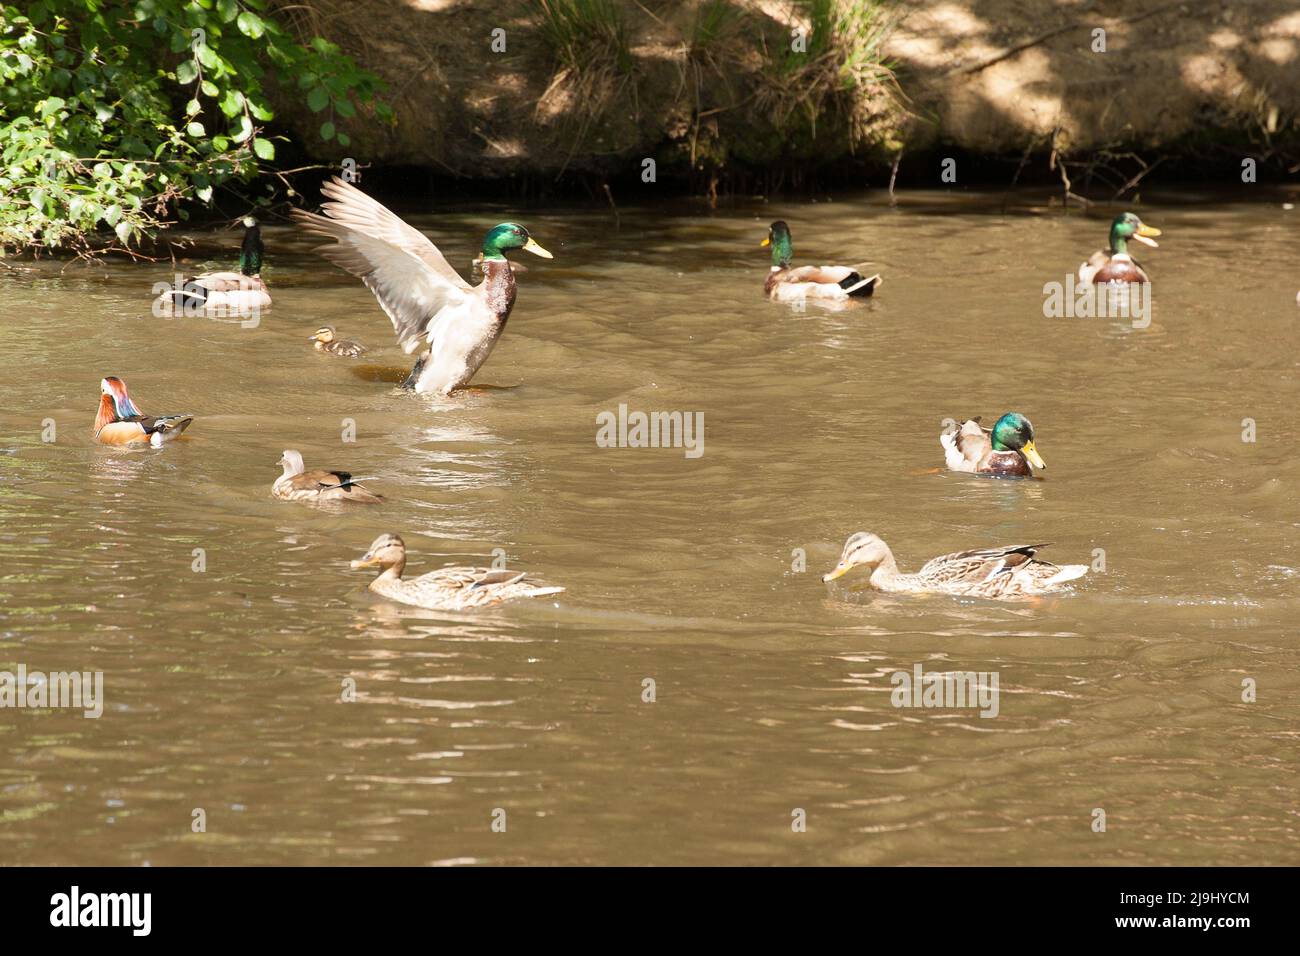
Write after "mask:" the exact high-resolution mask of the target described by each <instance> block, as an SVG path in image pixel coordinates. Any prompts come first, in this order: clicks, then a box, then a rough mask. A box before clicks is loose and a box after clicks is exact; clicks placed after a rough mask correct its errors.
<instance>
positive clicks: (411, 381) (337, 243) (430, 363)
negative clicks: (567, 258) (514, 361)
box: [293, 176, 552, 395]
mask: <svg viewBox="0 0 1300 956" xmlns="http://www.w3.org/2000/svg"><path fill="white" fill-rule="evenodd" d="M321 192H322V193H323V194H324V195H325V197H326V199H327V200H328V201H327V202H325V203H324V204H323V205H322V206H321V213H320V214H317V213H312V212H307V211H306V210H304V209H295V210H293V216H294V218H295V219H297V220H298V221H299V222H300V223H302V225H303V227H304V229H305V230H306V231H307V232H308V233H310V234H312V235H316V236H323V237H325V238H327V239H333V240H334V242H332V243H328V244H326V245H323V246H321V247H319V249H318V250H317V251H318V252H319V253H320V254H321V255H323V256H324V257H325V258H326V259H329V260H330V261H331V262H333V263H334V264H335V265H337V266H339V267H340V268H342V269H344V270H346V271H347V272H350V273H352V274H353V275H354V276H357V277H358V278H360V279H361V281H362V282H364V283H365V285H366V288H367V289H369V290H370V291H371V292H372V293H374V296H375V298H376V299H377V300H378V301H379V306H380V308H382V309H383V310H384V312H385V313H387V315H388V318H389V319H390V320H391V321H392V323H393V329H394V330H395V331H396V332H397V341H398V342H399V343H400V344H401V346H402V348H403V350H405V351H406V352H407V353H408V354H409V353H411V352H418V353H419V358H418V359H416V362H415V367H414V368H413V369H412V370H411V374H410V375H408V376H407V378H406V381H405V382H403V386H404V387H406V388H412V389H414V390H415V391H417V392H440V393H442V394H444V395H446V394H448V393H450V392H452V391H454V390H455V389H457V388H460V387H461V386H463V385H466V384H467V383H468V382H469V380H470V379H471V378H472V377H473V376H474V373H475V372H477V371H478V370H479V367H480V366H481V365H482V364H483V363H484V362H485V361H487V357H488V355H490V354H491V352H492V349H493V347H494V346H495V345H496V344H497V340H498V339H500V338H501V333H502V332H504V331H505V327H506V319H508V318H509V317H510V311H511V309H513V308H514V304H515V274H514V270H512V269H511V268H510V263H509V262H508V261H507V260H506V256H505V254H506V253H507V252H509V251H511V250H514V249H524V250H526V251H528V252H531V253H532V254H533V255H536V256H541V257H542V258H543V259H550V258H552V256H551V254H550V253H549V252H547V251H546V250H545V249H543V248H542V247H541V246H540V245H539V244H538V243H537V240H535V239H533V237H532V236H530V235H529V234H528V230H527V229H525V228H524V227H523V226H521V225H519V224H517V223H513V222H503V223H501V224H500V225H498V226H494V227H492V228H491V229H490V230H488V233H487V236H485V237H484V239H483V250H482V252H483V281H482V282H480V283H479V284H478V285H476V286H471V285H470V284H469V283H468V282H466V281H465V280H464V279H462V278H461V277H460V275H459V274H458V273H457V272H456V270H455V269H453V268H452V267H451V266H450V265H449V264H448V262H447V260H446V259H445V258H443V255H442V253H441V252H439V251H438V247H437V246H435V245H434V244H433V243H432V242H430V241H429V239H428V238H427V237H426V236H425V235H424V234H423V233H421V232H420V231H419V230H417V229H415V228H414V227H413V226H411V225H409V224H407V223H405V222H403V221H402V220H401V219H400V218H399V217H398V216H397V215H395V214H394V213H392V212H391V211H390V210H388V209H387V208H386V207H385V206H383V205H382V204H380V203H379V202H376V201H375V200H374V199H371V198H370V197H369V196H367V195H366V194H365V193H363V192H362V191H361V190H359V189H357V188H356V187H355V186H353V185H351V184H350V183H346V182H344V181H343V180H342V179H339V178H338V177H337V176H336V177H334V178H333V179H331V180H330V181H329V182H327V183H325V185H324V186H322V187H321Z"/></svg>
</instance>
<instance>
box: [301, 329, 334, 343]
mask: <svg viewBox="0 0 1300 956" xmlns="http://www.w3.org/2000/svg"><path fill="white" fill-rule="evenodd" d="M307 341H308V342H319V343H320V344H321V345H329V344H330V343H331V342H333V341H334V326H332V325H322V326H321V327H320V328H319V329H317V330H316V331H315V332H313V333H312V334H311V337H310V338H309V339H307Z"/></svg>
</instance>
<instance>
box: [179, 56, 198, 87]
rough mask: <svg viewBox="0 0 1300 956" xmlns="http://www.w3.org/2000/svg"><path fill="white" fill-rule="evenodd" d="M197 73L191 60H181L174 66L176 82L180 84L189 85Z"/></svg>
mask: <svg viewBox="0 0 1300 956" xmlns="http://www.w3.org/2000/svg"><path fill="white" fill-rule="evenodd" d="M198 75H199V70H198V67H196V66H195V65H194V61H193V60H182V61H181V62H180V64H179V65H178V66H177V67H176V82H177V83H179V84H180V85H181V86H189V85H190V84H191V83H193V82H194V80H195V79H196V78H197V77H198Z"/></svg>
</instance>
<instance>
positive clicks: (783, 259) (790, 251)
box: [759, 219, 794, 269]
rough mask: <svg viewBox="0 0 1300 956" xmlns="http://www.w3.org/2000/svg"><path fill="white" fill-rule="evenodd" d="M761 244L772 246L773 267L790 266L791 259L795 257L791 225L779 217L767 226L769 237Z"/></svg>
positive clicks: (783, 267) (782, 267) (784, 267)
mask: <svg viewBox="0 0 1300 956" xmlns="http://www.w3.org/2000/svg"><path fill="white" fill-rule="evenodd" d="M759 245H760V246H764V247H766V246H771V247H772V268H773V269H786V268H789V266H790V260H791V259H793V258H794V240H793V239H791V238H790V227H789V226H787V225H786V224H785V222H784V221H783V220H780V219H778V220H777V221H776V222H774V223H772V225H770V226H768V227H767V238H766V239H764V240H763V241H762V242H760V243H759Z"/></svg>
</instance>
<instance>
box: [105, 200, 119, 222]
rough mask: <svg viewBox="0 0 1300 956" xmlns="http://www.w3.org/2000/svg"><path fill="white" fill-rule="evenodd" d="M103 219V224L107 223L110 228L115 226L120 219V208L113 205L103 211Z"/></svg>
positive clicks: (115, 204)
mask: <svg viewBox="0 0 1300 956" xmlns="http://www.w3.org/2000/svg"><path fill="white" fill-rule="evenodd" d="M103 218H104V222H106V223H108V224H109V225H110V226H115V225H117V221H118V220H119V219H121V218H122V207H121V206H119V205H118V204H117V203H113V205H111V206H109V207H108V208H107V209H105V210H104V213H103Z"/></svg>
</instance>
